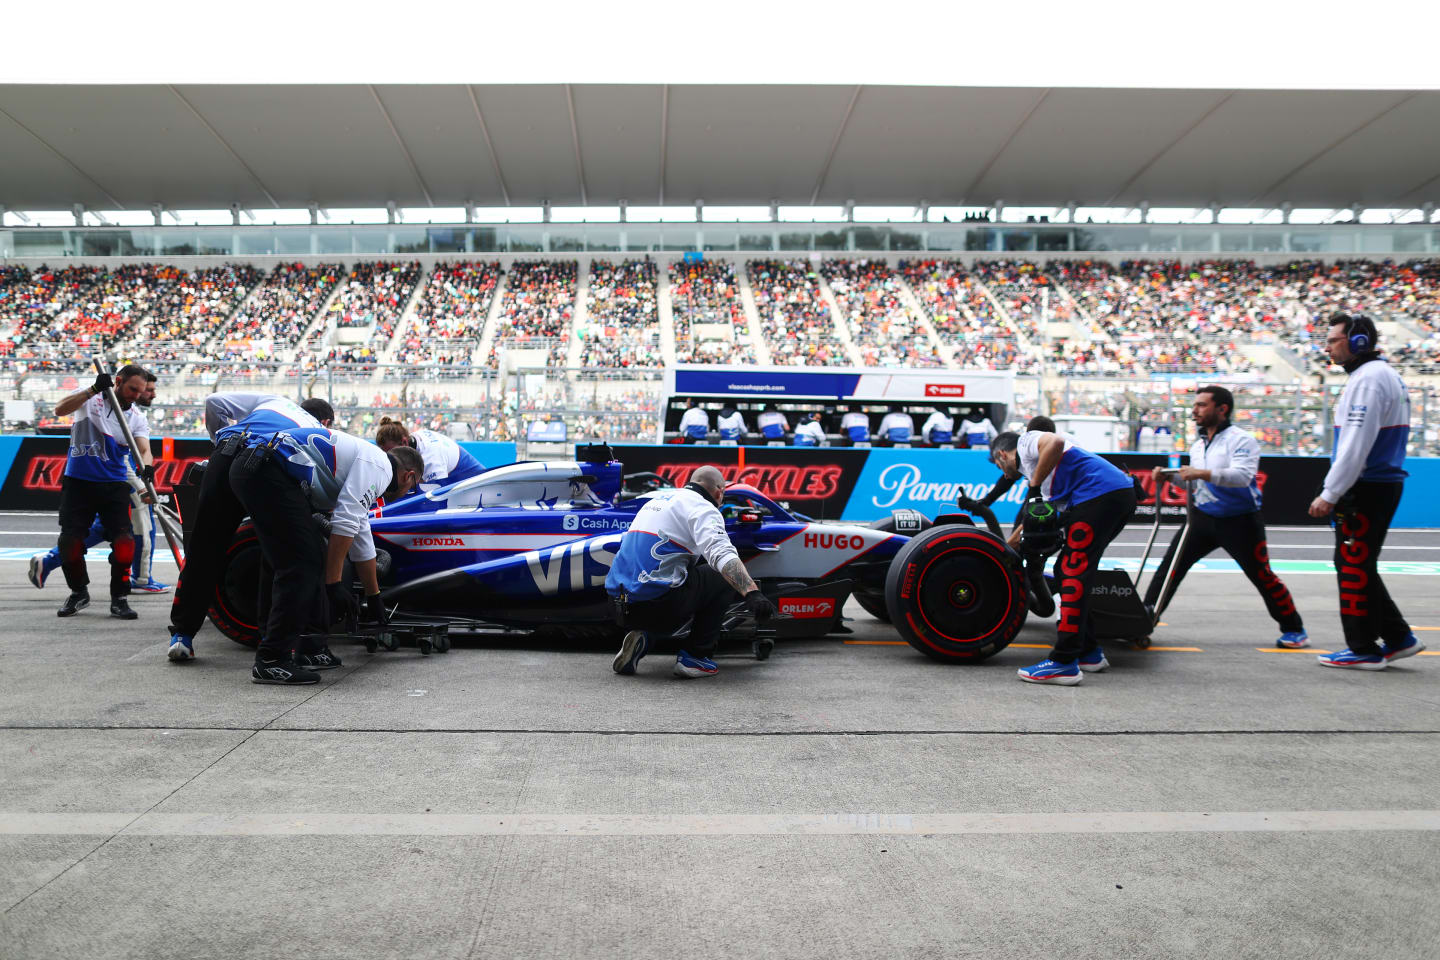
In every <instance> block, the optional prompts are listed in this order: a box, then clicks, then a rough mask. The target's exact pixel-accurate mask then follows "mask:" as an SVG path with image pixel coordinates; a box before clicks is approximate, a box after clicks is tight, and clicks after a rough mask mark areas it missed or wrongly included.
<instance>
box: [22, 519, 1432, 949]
mask: <svg viewBox="0 0 1440 960" xmlns="http://www.w3.org/2000/svg"><path fill="white" fill-rule="evenodd" d="M51 531H53V519H51V520H45V519H44V518H36V517H25V516H14V515H11V516H0V548H9V550H8V552H6V553H5V554H3V555H4V556H5V557H8V559H0V618H3V619H0V622H3V624H4V627H3V628H0V684H3V691H4V692H3V696H0V911H3V912H0V958H4V960H20V958H25V960H30V958H37V960H38V958H52V957H53V958H62V957H63V958H67V960H71V958H77V960H78V958H90V957H96V958H99V957H105V958H118V957H136V958H142V957H143V958H166V957H175V958H197V957H207V958H208V957H217V958H219V957H227V958H228V957H257V958H258V957H291V956H305V957H325V958H329V957H335V958H371V957H376V958H378V957H427V958H428V957H436V958H460V957H497V958H502V957H503V958H555V957H635V958H672V957H685V958H690V957H694V958H711V957H714V958H720V957H727V958H728V957H737V958H738V957H746V958H749V957H755V956H774V957H787V958H788V957H796V958H809V957H817V958H821V957H823V958H827V960H833V958H848V957H875V958H896V957H916V958H920V957H925V958H928V957H1037V958H1038V957H1055V956H1065V957H1095V958H1114V957H1167V958H1170V957H1265V958H1276V957H1287V958H1288V957H1325V958H1330V957H1381V956H1383V957H1389V958H1405V957H1430V956H1434V955H1435V947H1434V944H1435V943H1436V942H1437V941H1440V913H1437V911H1436V909H1435V897H1436V891H1437V889H1440V800H1437V798H1436V787H1437V784H1440V750H1437V746H1440V657H1430V656H1419V657H1415V658H1412V659H1409V660H1405V661H1403V662H1401V663H1399V664H1398V665H1394V666H1392V667H1391V668H1390V669H1388V670H1386V671H1383V672H1380V673H1374V674H1371V673H1350V672H1344V671H1335V670H1325V669H1321V668H1320V667H1319V666H1318V665H1317V664H1316V663H1315V660H1314V657H1313V655H1311V654H1310V653H1293V652H1275V651H1273V649H1271V645H1272V644H1273V641H1274V637H1275V635H1276V631H1275V629H1274V628H1273V624H1271V622H1270V621H1269V620H1268V618H1267V617H1266V616H1265V612H1264V608H1263V606H1262V605H1261V602H1260V599H1259V597H1258V596H1257V595H1256V593H1255V592H1254V590H1253V589H1252V588H1251V587H1250V585H1249V584H1248V583H1247V582H1246V581H1245V580H1244V579H1243V578H1242V577H1241V576H1239V575H1238V574H1233V573H1223V572H1207V573H1197V574H1194V575H1192V577H1191V579H1190V580H1189V581H1188V582H1187V583H1186V584H1185V585H1184V586H1183V587H1182V589H1181V592H1180V595H1179V597H1178V599H1177V600H1176V602H1175V604H1174V605H1173V606H1172V608H1171V610H1170V611H1169V613H1168V614H1167V615H1166V618H1165V621H1166V624H1167V625H1166V626H1163V627H1161V628H1160V629H1159V630H1158V631H1157V632H1156V634H1155V640H1154V642H1155V647H1153V648H1152V649H1150V650H1148V651H1137V650H1131V649H1128V648H1126V647H1123V646H1119V645H1114V644H1112V645H1109V646H1108V648H1107V649H1108V651H1109V656H1110V659H1111V661H1112V663H1113V667H1112V669H1111V670H1110V671H1108V672H1106V673H1104V674H1101V675H1097V676H1091V677H1087V678H1086V680H1085V682H1084V683H1083V684H1081V685H1080V686H1078V687H1074V688H1057V687H1037V686H1031V685H1027V684H1022V683H1019V682H1017V680H1016V679H1015V674H1014V671H1015V668H1016V667H1018V666H1021V665H1024V664H1027V663H1030V662H1033V661H1034V660H1038V659H1040V658H1041V657H1043V656H1044V653H1045V649H1046V648H1048V643H1049V640H1050V639H1051V638H1052V637H1053V632H1054V630H1053V626H1051V625H1050V624H1047V623H1045V622H1038V621H1035V620H1033V619H1032V621H1031V622H1030V623H1029V624H1027V626H1026V627H1025V629H1024V631H1023V632H1022V635H1021V637H1020V638H1019V641H1018V642H1017V644H1016V645H1014V646H1012V647H1011V648H1009V649H1007V650H1005V651H1004V652H1002V653H1001V654H1000V655H998V656H996V657H995V658H994V659H992V660H991V661H988V662H986V663H984V664H980V665H976V666H971V667H951V666H943V665H940V664H936V663H932V662H930V661H928V660H927V659H926V658H925V657H923V656H921V655H920V654H919V653H917V652H915V651H914V650H912V649H911V648H909V647H907V646H904V645H893V642H894V641H895V640H896V637H895V634H894V632H893V630H891V629H890V628H888V627H887V626H885V625H883V624H880V623H878V622H876V621H874V620H872V619H870V618H869V617H868V616H867V615H866V614H865V613H863V612H862V611H861V610H860V609H859V608H858V607H857V606H855V605H853V604H852V605H851V607H850V608H849V609H848V610H847V613H848V614H849V615H851V616H852V617H853V618H854V621H853V623H852V624H851V626H852V627H853V628H854V631H855V632H854V634H853V635H852V636H850V637H849V638H845V639H831V640H825V641H815V642H803V643H791V644H782V645H781V646H780V647H779V648H778V649H777V650H776V652H775V655H774V656H773V657H772V658H771V659H770V660H769V661H766V662H763V663H761V662H756V661H754V660H752V659H749V656H748V651H747V650H740V649H737V650H734V651H731V652H729V653H727V655H726V656H724V657H722V658H721V659H720V661H719V662H720V666H721V671H720V674H719V676H717V677H715V678H711V679H706V680H700V681H683V680H679V679H676V678H673V677H672V676H670V671H669V667H670V658H669V657H666V656H662V655H658V654H657V655H652V656H651V657H649V658H647V659H646V660H645V661H644V663H643V664H642V666H641V672H640V675H639V676H636V677H633V678H621V677H616V676H615V675H614V674H612V673H611V671H610V667H609V664H610V659H611V656H612V655H613V650H610V649H608V648H607V649H601V648H596V647H587V646H578V647H562V646H557V645H543V644H536V643H525V642H510V643H487V644H476V643H465V642H464V641H460V642H457V644H456V647H455V649H454V650H452V651H451V652H450V653H449V654H448V655H444V656H440V655H435V656H431V657H428V658H426V657H421V656H420V655H419V654H418V653H417V652H416V651H414V650H413V649H412V650H401V651H398V652H395V653H384V652H382V653H379V654H376V655H369V654H366V653H365V652H364V649H363V648H361V647H343V648H338V649H337V651H336V652H337V653H339V654H340V655H341V656H342V657H343V658H344V660H345V665H344V667H342V668H341V669H339V670H336V671H331V672H329V673H327V674H325V675H324V682H322V683H321V684H319V685H318V686H312V687H303V688H298V689H286V688H279V687H267V686H256V685H252V684H251V683H249V681H248V666H249V661H250V653H249V651H247V650H245V649H243V648H241V647H240V646H238V645H236V644H234V643H232V642H231V641H229V640H227V639H225V638H224V637H222V636H221V635H219V634H218V633H216V632H215V631H214V630H213V628H210V627H207V628H206V630H205V631H204V632H203V633H202V634H201V636H200V637H199V638H198V640H197V650H198V653H199V659H198V660H197V661H196V662H194V663H191V664H186V665H172V664H169V663H168V662H166V660H165V652H164V651H165V643H164V640H165V635H164V628H165V625H166V623H167V612H168V606H169V597H168V596H164V597H153V596H139V597H135V598H133V603H134V606H135V607H136V609H137V610H138V611H139V612H140V619H139V620H138V621H135V622H130V623H124V622H119V621H115V620H111V619H109V618H108V617H107V616H106V615H105V606H104V603H103V593H104V584H103V573H104V568H103V563H100V562H92V564H91V567H92V576H94V577H95V579H96V581H97V583H96V584H95V585H94V586H95V588H96V589H95V591H94V592H93V595H94V596H95V598H96V603H95V604H94V605H93V606H92V607H91V608H90V609H89V610H87V611H85V612H83V613H82V614H80V615H79V616H78V617H76V618H74V619H72V620H59V619H57V618H56V617H55V609H56V608H57V607H58V606H59V604H60V602H61V601H62V600H63V599H64V594H65V588H64V584H63V581H62V580H61V579H60V578H59V575H58V574H57V575H56V577H55V579H54V580H53V581H52V582H51V583H50V584H49V585H48V586H47V588H46V589H45V590H44V591H39V590H36V589H35V588H33V587H32V586H30V585H29V584H28V583H27V582H25V564H24V563H23V562H22V561H20V560H19V559H18V557H19V556H20V555H23V553H24V549H28V548H31V547H39V546H45V545H48V541H47V537H49V536H50V535H51ZM1325 536H1326V534H1325V533H1324V532H1322V531H1272V532H1271V538H1270V539H1271V543H1272V545H1273V546H1272V555H1273V556H1274V557H1275V558H1276V559H1277V561H1278V562H1281V563H1282V566H1283V562H1284V561H1286V560H1323V559H1325V558H1326V556H1327V553H1326V551H1325V550H1324V543H1325ZM1141 542H1143V531H1141V530H1140V529H1138V528H1134V529H1132V530H1130V531H1127V533H1126V534H1125V535H1124V536H1123V537H1122V543H1123V545H1122V546H1118V547H1117V548H1115V550H1114V555H1115V556H1116V557H1118V558H1122V559H1123V558H1125V557H1131V558H1133V557H1134V556H1136V555H1138V552H1139V547H1138V544H1139V543H1141ZM1437 546H1440V538H1437V537H1435V536H1434V535H1433V534H1428V533H1406V534H1401V533H1397V534H1396V535H1395V537H1394V541H1393V545H1392V546H1389V547H1387V549H1386V553H1385V558H1386V559H1387V560H1397V561H1408V562H1413V564H1414V566H1413V569H1412V571H1411V572H1409V573H1406V574H1396V575H1392V576H1390V577H1388V578H1387V582H1388V584H1389V585H1390V589H1391V592H1392V594H1393V595H1394V596H1395V597H1396V599H1397V602H1398V603H1399V605H1400V606H1401V608H1402V610H1403V611H1404V612H1405V613H1406V615H1407V616H1408V617H1409V618H1410V620H1411V622H1412V623H1413V624H1414V625H1415V626H1416V627H1418V628H1426V627H1428V628H1431V630H1435V631H1436V632H1431V631H1427V630H1423V629H1422V630H1420V631H1419V632H1418V634H1417V635H1418V636H1420V637H1421V638H1422V639H1424V640H1426V641H1427V642H1429V643H1430V645H1431V646H1432V648H1437V647H1440V642H1437V641H1440V629H1437V628H1440V591H1437V590H1436V588H1435V584H1436V582H1437V581H1436V579H1435V575H1434V574H1433V573H1431V572H1429V564H1430V563H1431V562H1432V561H1440V553H1437V552H1436V547H1437ZM22 548H23V549H22ZM173 573H174V568H173V566H171V567H164V566H162V567H159V568H157V577H159V578H160V579H167V580H168V579H172V578H173ZM1281 576H1282V577H1284V578H1285V579H1286V580H1287V582H1288V584H1289V586H1290V588H1291V590H1292V591H1293V592H1294V594H1295V596H1296V599H1297V602H1298V605H1299V607H1300V610H1301V612H1302V613H1303V614H1304V615H1305V617H1306V619H1307V625H1308V626H1309V628H1310V632H1311V635H1312V639H1313V641H1314V642H1315V645H1316V646H1317V647H1319V648H1321V649H1335V648H1336V647H1338V646H1340V645H1341V644H1340V643H1339V628H1338V619H1337V617H1336V614H1335V609H1336V600H1335V584H1334V580H1333V579H1332V578H1331V577H1327V576H1323V575H1318V574H1312V573H1298V572H1297V573H1294V574H1293V575H1288V576H1287V575H1286V573H1284V572H1283V570H1282V573H1281Z"/></svg>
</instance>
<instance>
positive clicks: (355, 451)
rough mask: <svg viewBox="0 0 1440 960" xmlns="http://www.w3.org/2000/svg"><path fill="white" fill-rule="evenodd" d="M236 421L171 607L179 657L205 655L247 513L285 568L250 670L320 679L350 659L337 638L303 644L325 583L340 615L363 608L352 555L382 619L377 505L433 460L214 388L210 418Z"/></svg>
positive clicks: (206, 490) (219, 453)
mask: <svg viewBox="0 0 1440 960" xmlns="http://www.w3.org/2000/svg"><path fill="white" fill-rule="evenodd" d="M247 407H248V408H249V409H248V412H247V411H246V408H247ZM237 415H238V419H235V417H236V416H237ZM225 419H231V420H233V422H232V423H230V424H229V425H228V426H221V427H220V428H219V429H218V430H217V431H216V433H215V440H216V451H215V454H214V455H213V456H212V457H211V458H210V461H209V463H208V464H207V465H206V469H205V474H204V477H203V478H202V480H201V486H200V503H199V507H198V509H197V516H196V521H195V523H196V525H195V528H194V530H193V531H192V534H191V543H192V550H191V552H190V554H189V556H187V558H186V563H185V568H184V570H183V571H182V573H181V576H180V583H179V585H178V586H177V587H176V591H175V603H174V605H173V606H172V607H171V611H170V615H171V630H172V636H171V639H170V651H169V656H170V659H171V660H173V661H183V660H188V659H190V658H191V657H193V656H194V646H193V642H194V637H195V634H196V633H197V632H198V631H199V629H200V627H201V625H202V624H203V623H204V622H205V613H206V610H207V609H208V607H209V601H210V599H211V597H212V596H213V591H214V588H215V583H216V577H217V575H218V572H219V570H220V567H221V565H222V562H223V559H224V556H225V553H226V551H227V550H228V548H229V546H230V541H231V538H232V537H233V536H234V534H235V530H236V528H237V527H239V525H240V521H241V519H242V518H243V517H245V516H247V515H248V516H249V517H250V518H251V522H252V523H253V524H254V526H255V533H256V536H257V537H258V538H259V540H260V546H261V549H262V550H263V551H264V554H265V557H266V559H267V560H268V561H269V562H270V563H271V564H272V565H273V566H274V568H275V576H274V587H273V598H274V600H273V604H272V606H271V610H270V618H269V621H268V622H267V623H266V625H265V627H264V630H263V631H262V635H261V639H260V645H259V647H258V648H257V649H256V653H255V663H254V666H253V667H252V669H251V680H252V681H253V682H255V683H272V684H286V685H290V684H304V683H316V682H318V681H319V675H318V674H317V673H315V672H313V671H314V670H315V669H328V668H330V667H334V666H338V665H339V663H340V661H339V658H338V657H335V656H334V654H332V653H330V651H329V649H328V648H320V649H318V650H306V649H305V647H304V645H303V644H302V642H301V635H302V634H303V633H305V632H306V630H305V628H306V626H307V625H308V624H309V623H311V622H312V621H313V619H315V613H316V609H317V601H318V598H319V596H320V593H321V590H320V588H321V584H322V583H323V584H324V595H325V597H326V599H327V601H328V603H329V607H330V611H331V613H332V614H343V613H346V612H349V613H350V615H351V616H353V603H354V601H353V600H352V599H351V597H350V591H349V588H348V585H346V584H344V583H342V582H341V579H342V573H343V570H344V563H345V559H346V557H347V556H348V557H349V558H350V560H351V561H353V562H354V564H355V571H356V573H357V574H358V575H359V577H360V581H361V584H362V585H363V586H364V588H365V592H366V611H367V614H368V615H369V616H370V617H371V618H373V619H375V620H377V621H379V622H383V620H384V610H383V607H382V606H381V605H380V602H379V599H380V598H379V594H380V586H379V580H378V577H377V575H376V569H375V545H374V541H373V539H372V538H371V535H370V508H371V507H372V506H373V505H374V503H375V500H376V498H377V497H379V496H380V495H381V494H382V492H383V493H384V494H385V495H387V496H389V497H390V498H393V497H395V496H398V495H401V494H403V493H405V492H407V491H408V490H409V489H410V488H411V487H413V486H414V484H415V483H416V482H417V481H418V479H419V477H418V474H419V471H420V470H421V469H422V468H423V464H422V462H421V461H420V457H419V455H418V454H416V453H414V452H413V451H412V453H411V454H404V453H402V452H399V451H396V452H392V453H390V454H386V453H382V452H381V451H380V449H379V448H378V447H376V446H374V445H373V444H370V443H366V442H365V441H364V440H361V439H359V438H358V437H352V436H350V435H349V434H346V433H341V432H340V431H337V430H330V429H328V428H326V427H324V426H322V425H321V424H320V422H319V421H318V420H316V419H315V418H314V417H313V416H311V415H310V414H309V413H307V412H306V411H305V410H303V409H302V408H301V407H300V406H299V405H298V404H296V403H295V402H294V401H291V400H286V399H283V398H281V397H273V396H272V397H266V396H262V395H256V394H249V395H244V396H243V397H242V396H236V395H227V394H215V395H213V396H212V397H211V398H210V399H208V400H207V402H206V423H207V424H210V423H218V422H221V421H222V420H225ZM406 449H408V448H406ZM316 511H321V512H326V511H329V512H331V519H330V536H329V542H328V545H327V546H322V543H321V541H320V539H319V538H318V537H317V536H315V529H316V524H315V520H314V516H313V514H314V513H315V512H316Z"/></svg>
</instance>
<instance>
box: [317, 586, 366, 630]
mask: <svg viewBox="0 0 1440 960" xmlns="http://www.w3.org/2000/svg"><path fill="white" fill-rule="evenodd" d="M325 599H326V601H328V602H329V604H330V623H331V624H332V625H334V624H337V623H344V624H345V629H346V630H354V629H355V623H356V620H357V618H358V617H359V615H360V610H359V608H358V607H357V606H356V604H355V596H354V595H353V594H352V593H351V592H350V588H349V586H347V585H346V584H344V583H341V582H340V581H339V580H336V581H335V582H334V583H327V584H325Z"/></svg>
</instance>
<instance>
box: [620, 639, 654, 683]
mask: <svg viewBox="0 0 1440 960" xmlns="http://www.w3.org/2000/svg"><path fill="white" fill-rule="evenodd" d="M649 649H650V638H649V637H647V636H646V635H645V631H644V630H631V631H630V632H629V633H627V634H625V639H624V640H622V641H620V652H619V653H617V654H615V659H614V660H612V661H611V662H610V669H611V670H614V671H615V672H616V673H618V674H620V675H621V676H622V677H629V676H634V674H635V668H636V667H637V666H639V665H640V658H642V657H644V656H645V653H646V651H648V650H649Z"/></svg>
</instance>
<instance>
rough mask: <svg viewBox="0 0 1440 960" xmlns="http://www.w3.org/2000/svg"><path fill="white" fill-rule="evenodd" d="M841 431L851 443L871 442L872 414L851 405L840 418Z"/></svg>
mask: <svg viewBox="0 0 1440 960" xmlns="http://www.w3.org/2000/svg"><path fill="white" fill-rule="evenodd" d="M840 432H841V433H843V434H845V439H847V440H849V441H850V442H851V443H869V442H870V416H869V415H868V414H865V413H861V412H860V408H859V407H853V406H852V407H850V408H848V409H847V410H846V411H845V416H843V417H841V418H840Z"/></svg>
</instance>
